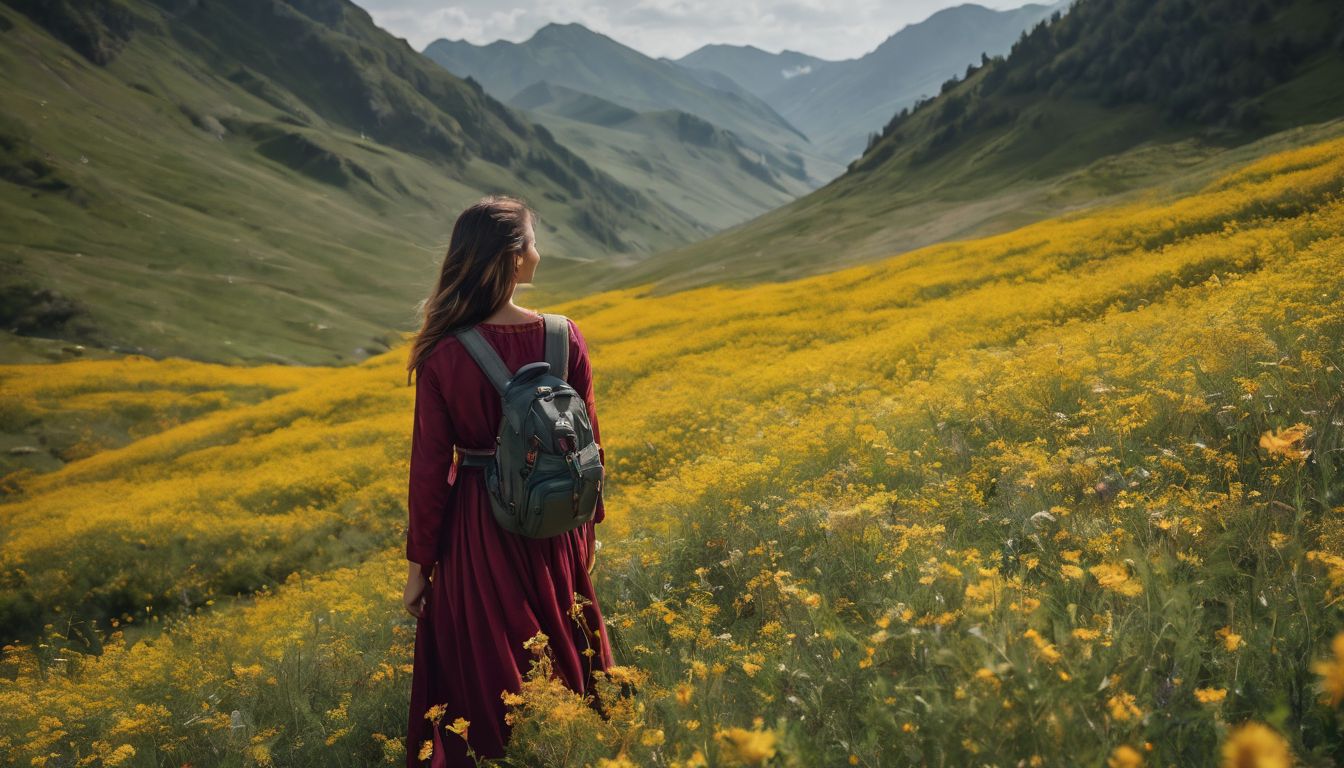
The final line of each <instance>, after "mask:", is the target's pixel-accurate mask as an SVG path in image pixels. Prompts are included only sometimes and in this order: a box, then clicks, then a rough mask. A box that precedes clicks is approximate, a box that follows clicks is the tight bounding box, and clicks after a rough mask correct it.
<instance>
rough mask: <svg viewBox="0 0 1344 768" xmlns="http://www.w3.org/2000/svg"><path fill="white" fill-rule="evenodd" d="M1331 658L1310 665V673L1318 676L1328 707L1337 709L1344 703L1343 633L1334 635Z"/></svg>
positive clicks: (1331, 644)
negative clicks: (1328, 703) (1332, 655)
mask: <svg viewBox="0 0 1344 768" xmlns="http://www.w3.org/2000/svg"><path fill="white" fill-rule="evenodd" d="M1330 650H1331V652H1332V653H1333V654H1334V657H1333V658H1327V659H1324V660H1322V661H1318V662H1316V663H1315V664H1312V665H1311V671H1313V672H1315V673H1316V674H1318V675H1320V676H1321V678H1322V680H1321V689H1322V690H1323V691H1324V692H1325V699H1326V701H1328V702H1330V706H1332V707H1338V706H1339V703H1340V702H1341V701H1344V632H1340V633H1339V634H1337V635H1335V639H1334V640H1333V641H1331V643H1330Z"/></svg>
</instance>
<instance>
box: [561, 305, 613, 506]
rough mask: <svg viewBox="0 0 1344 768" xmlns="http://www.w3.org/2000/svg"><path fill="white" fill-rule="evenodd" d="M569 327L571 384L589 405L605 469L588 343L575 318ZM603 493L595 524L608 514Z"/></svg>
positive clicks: (600, 456) (590, 419) (599, 497)
mask: <svg viewBox="0 0 1344 768" xmlns="http://www.w3.org/2000/svg"><path fill="white" fill-rule="evenodd" d="M569 327H570V329H571V339H570V341H571V343H572V346H571V347H570V350H569V361H570V362H569V385H570V386H571V387H573V388H574V389H576V390H578V391H579V393H580V394H582V395H583V401H584V404H585V405H586V406H587V407H588V421H589V422H590V423H591V424H592V425H593V442H595V443H597V455H598V460H599V461H601V462H602V466H603V469H604V470H605V468H606V465H607V452H606V449H605V448H603V447H602V433H601V432H600V431H599V430H598V426H597V406H596V404H595V403H594V402H593V366H592V364H591V363H590V362H589V361H588V343H587V342H586V341H585V340H584V338H583V334H582V333H580V332H579V326H578V325H576V324H575V323H574V321H573V320H570V321H569ZM604 475H605V471H604ZM603 485H604V486H605V485H606V483H603ZM603 495H605V491H604V492H603V493H602V494H600V495H598V497H597V510H596V511H595V512H594V513H593V525H597V524H598V523H600V522H602V521H603V520H604V519H605V518H606V516H607V510H606V505H605V503H604V501H603V498H602V497H603Z"/></svg>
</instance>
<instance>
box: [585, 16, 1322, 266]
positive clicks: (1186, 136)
mask: <svg viewBox="0 0 1344 768" xmlns="http://www.w3.org/2000/svg"><path fill="white" fill-rule="evenodd" d="M1240 9H1242V6H1241V5H1239V4H1237V3H1235V2H1232V0H1209V2H1193V0H1077V2H1075V3H1074V4H1073V6H1072V8H1071V9H1070V11H1069V12H1068V14H1066V15H1062V16H1060V15H1052V17H1051V19H1052V20H1043V21H1042V22H1041V23H1039V24H1038V25H1037V26H1035V27H1033V28H1032V29H1031V30H1030V32H1024V33H1023V35H1022V36H1021V37H1020V38H1019V40H1018V42H1017V43H1015V44H1014V45H1013V47H1012V49H1011V51H1010V53H1009V54H1008V56H1007V57H995V58H993V59H990V60H989V61H988V62H987V63H986V64H985V65H984V66H981V67H978V68H975V69H974V70H973V71H972V72H971V73H970V75H969V77H967V78H966V79H964V80H963V79H960V78H958V79H956V80H953V81H950V82H948V83H947V84H946V86H945V87H944V88H943V89H942V90H943V92H942V93H941V94H940V95H938V96H937V97H934V98H931V99H928V100H925V101H923V102H921V103H920V104H919V105H918V106H917V108H915V109H913V110H910V109H903V110H902V111H901V112H900V113H898V114H897V115H896V116H895V117H893V118H892V119H891V120H889V121H888V124H887V125H886V126H885V127H884V128H883V130H882V132H881V135H880V137H879V139H878V140H877V141H875V142H874V143H873V145H872V146H871V147H869V149H868V150H867V151H866V152H865V153H864V154H863V156H862V157H860V158H859V159H857V160H855V161H854V162H853V163H852V164H851V165H850V168H849V170H848V171H847V172H846V173H845V174H844V175H843V176H841V177H839V178H837V179H835V180H834V181H832V182H831V183H829V184H827V185H826V186H825V187H823V188H821V189H819V190H817V191H815V192H812V193H810V194H809V195H807V196H805V197H803V198H800V199H798V200H796V201H794V202H792V203H790V204H788V205H786V206H783V207H781V208H778V209H776V210H773V211H770V212H769V213H766V214H764V215H762V216H760V217H757V218H756V219H753V220H751V221H749V222H745V223H743V224H741V225H739V226H736V227H733V228H731V229H729V230H726V231H724V232H721V233H719V234H717V235H715V236H714V237H711V238H708V239H706V240H703V241H699V242H696V243H693V244H691V245H688V246H683V247H679V248H675V249H673V250H671V251H668V252H665V253H660V254H658V256H656V257H655V258H653V259H650V260H647V261H646V262H643V263H641V264H639V265H637V266H635V267H633V268H631V269H628V270H623V271H621V272H620V273H614V274H612V275H611V276H610V279H609V281H607V282H604V283H602V284H601V285H600V286H598V287H606V286H621V285H625V286H631V285H641V284H646V283H653V284H654V288H655V290H657V291H660V292H661V291H669V290H676V289H682V288H686V287H690V286H697V285H705V284H710V283H747V282H756V281H761V280H779V279H783V278H787V277H792V276H797V275H803V274H813V273H818V272H825V271H829V270H832V269H835V268H836V267H838V266H843V265H847V264H854V263H860V262H865V261H871V260H872V259H875V258H880V257H882V256H887V255H890V254H893V253H900V252H904V251H908V250H911V249H914V248H917V247H920V246H922V245H926V244H929V243H932V242H937V241H940V240H947V239H951V238H966V237H972V236H979V235H984V234H988V233H992V232H999V231H1003V230H1006V229H1010V228H1014V227H1017V226H1020V225H1022V224H1025V223H1028V222H1032V221H1036V220H1039V219H1042V218H1046V217H1049V216H1056V215H1058V214H1059V213H1060V211H1070V210H1075V209H1079V208H1085V207H1088V206H1092V205H1095V204H1097V203H1099V202H1103V201H1114V200H1117V199H1119V198H1121V197H1123V196H1133V195H1136V194H1138V193H1139V192H1140V191H1143V192H1144V194H1150V196H1151V195H1159V196H1160V195H1169V194H1172V193H1177V194H1179V193H1181V192H1188V191H1189V189H1190V187H1191V186H1192V185H1198V184H1200V183H1203V182H1204V181H1207V180H1208V179H1210V178H1212V177H1213V176H1214V175H1215V174H1217V173H1218V172H1220V171H1221V170H1223V169H1225V168H1226V167H1227V166H1228V165H1229V164H1230V163H1234V162H1244V161H1245V160H1247V159H1248V158H1251V157H1254V156H1256V155H1258V154H1262V153H1264V152H1269V151H1276V150H1282V149H1285V148H1289V147H1292V146H1296V145H1298V144H1300V143H1302V142H1306V141H1319V140H1323V139H1326V138H1330V137H1331V136H1334V135H1336V134H1338V133H1339V132H1341V131H1344V119H1341V116H1344V31H1341V30H1344V6H1341V5H1340V4H1339V3H1335V2H1330V1H1329V0H1273V1H1272V2H1271V1H1270V0H1263V1H1262V2H1257V3H1256V4H1255V5H1253V6H1252V7H1251V8H1250V9H1249V12H1247V13H1245V14H1243V13H1241V10H1240ZM1150 189H1151V193H1150V192H1149V190H1150Z"/></svg>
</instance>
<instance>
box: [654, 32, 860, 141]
mask: <svg viewBox="0 0 1344 768" xmlns="http://www.w3.org/2000/svg"><path fill="white" fill-rule="evenodd" d="M671 61H674V62H675V63H677V64H680V65H681V66H683V67H687V68H689V69H692V70H699V71H705V72H714V73H717V74H719V75H721V76H722V77H725V78H727V79H728V80H729V81H730V82H733V83H736V84H737V85H739V86H741V87H742V88H744V89H746V90H747V91H748V92H750V93H754V94H756V95H757V96H759V97H760V98H762V99H764V100H765V101H766V103H768V104H770V106H772V107H774V108H775V109H776V110H779V109H781V108H784V107H787V106H788V104H787V103H786V102H785V101H782V100H773V99H772V96H773V95H774V94H775V93H776V92H777V91H780V90H783V88H784V86H785V85H786V84H787V83H788V82H789V81H790V80H793V79H795V78H798V77H803V76H805V75H809V74H811V73H812V72H813V71H814V70H819V69H820V68H822V67H825V66H828V65H831V64H835V63H838V62H832V61H827V60H825V59H819V58H817V57H816V56H809V55H807V54H806V53H799V52H797V51H780V52H779V53H770V52H769V51H763V50H761V49H760V48H757V47H756V46H754V45H723V44H719V43H712V44H710V45H705V46H701V47H700V48H697V49H695V50H694V51H692V52H690V53H688V54H686V55H685V56H682V57H681V58H680V59H675V60H671ZM804 132H805V133H806V131H804Z"/></svg>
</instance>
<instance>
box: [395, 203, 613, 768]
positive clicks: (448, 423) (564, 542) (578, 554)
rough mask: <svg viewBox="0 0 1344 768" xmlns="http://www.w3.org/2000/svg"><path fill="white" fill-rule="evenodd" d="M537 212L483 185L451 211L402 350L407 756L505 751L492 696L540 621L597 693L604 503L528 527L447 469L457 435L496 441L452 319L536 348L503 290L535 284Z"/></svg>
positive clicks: (519, 358) (490, 403)
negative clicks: (499, 516) (406, 355)
mask: <svg viewBox="0 0 1344 768" xmlns="http://www.w3.org/2000/svg"><path fill="white" fill-rule="evenodd" d="M535 218H536V214H535V213H533V212H532V210H531V209H529V208H528V207H527V206H526V205H525V204H524V203H523V202H522V201H520V200H518V199H516V198H512V197H507V196H490V197H486V198H484V199H482V200H480V201H479V202H477V203H476V204H475V205H472V206H471V207H469V208H467V209H466V210H465V211H463V212H462V214H461V215H460V216H459V217H458V219H457V223H456V224H454V226H453V235H452V240H451V242H450V243H449V246H448V253H447V255H446V256H445V257H444V260H443V265H442V268H441V269H440V270H439V279H438V284H437V285H436V286H435V289H434V293H433V295H431V296H430V297H429V299H428V300H427V301H426V302H425V311H424V324H423V325H422V327H421V329H420V332H419V334H418V335H417V337H416V339H415V342H414V343H413V344H412V346H411V356H410V361H409V363H408V365H407V369H408V371H407V383H408V384H409V381H410V372H411V371H414V372H416V389H415V414H414V419H415V420H414V426H413V428H412V437H411V470H410V493H409V498H408V507H409V513H410V521H409V527H408V530H407V539H406V557H407V560H408V561H409V570H408V572H407V575H406V589H405V592H404V593H403V596H402V599H403V602H404V604H405V606H406V609H407V610H408V611H410V613H411V614H412V615H414V616H416V617H417V619H418V620H417V622H416V633H415V657H414V667H413V670H414V671H413V672H412V676H411V708H410V722H409V725H408V729H407V745H406V747H407V749H406V752H407V759H406V764H407V766H410V767H411V768H415V767H417V766H423V765H426V764H428V765H430V766H432V767H434V768H438V767H439V766H459V765H462V766H470V765H473V764H474V762H473V761H472V760H471V759H470V758H469V757H468V755H467V743H468V742H469V743H470V746H471V748H472V750H473V751H474V752H475V753H476V755H478V756H480V757H501V756H503V754H504V745H505V743H506V742H507V741H508V735H509V730H510V726H508V725H507V724H506V723H505V722H504V713H505V706H504V703H503V701H502V699H501V693H502V692H504V691H510V692H515V693H516V692H517V691H518V690H520V688H521V686H522V680H523V677H524V676H525V675H526V674H527V672H528V670H529V668H530V660H531V659H532V658H533V657H532V652H531V651H530V650H527V649H526V648H524V647H523V644H524V643H525V642H526V641H527V640H528V638H530V637H532V636H533V635H535V634H536V633H537V632H539V631H540V632H544V633H545V634H546V636H547V638H548V639H549V644H550V648H551V652H552V653H553V655H554V661H555V669H556V672H557V673H558V675H559V676H560V677H561V678H562V679H563V680H564V681H565V684H566V685H567V686H568V687H569V688H570V689H572V690H574V691H576V692H578V693H580V694H585V695H586V694H589V693H592V692H593V691H592V672H593V670H595V669H607V668H608V667H610V666H611V665H612V655H611V646H610V644H609V642H608V640H607V631H606V625H605V623H604V621H603V619H602V614H601V612H600V610H599V608H598V602H597V597H596V595H595V594H594V592H593V585H592V582H591V581H590V579H589V572H590V571H591V570H592V566H593V555H594V546H595V538H594V526H595V525H596V524H597V523H600V522H602V520H603V518H604V517H605V514H606V513H605V509H604V507H603V503H602V501H601V499H599V500H598V505H597V511H596V513H595V514H594V516H593V519H592V520H591V521H589V522H588V523H585V524H584V525H583V526H581V527H579V528H576V529H574V530H572V531H569V532H566V533H564V534H561V535H559V536H555V537H552V538H548V539H530V538H527V537H523V536H519V535H517V534H514V533H511V532H509V531H506V530H504V529H503V528H502V527H500V526H499V524H498V523H497V522H496V521H495V519H494V517H493V513H492V512H491V509H490V500H489V497H488V496H487V495H486V491H485V484H484V482H483V480H482V477H483V476H482V472H481V470H480V469H479V468H476V467H469V468H463V467H458V468H456V470H455V471H452V470H454V468H453V466H452V465H453V454H454V451H453V446H454V445H457V446H459V447H462V448H485V447H493V446H494V444H495V435H496V431H497V429H498V427H499V420H500V418H501V415H502V414H501V408H500V402H499V395H498V393H497V391H496V390H495V389H494V387H493V386H491V384H490V382H489V380H488V379H487V378H486V376H485V374H484V373H483V372H482V371H481V370H480V369H479V368H478V367H477V365H476V363H475V362H474V361H473V360H472V358H471V357H470V355H469V354H468V352H467V350H466V348H464V347H463V346H462V345H461V343H460V342H459V341H458V340H457V338H456V336H454V335H453V334H452V331H454V330H456V329H459V328H464V327H468V326H473V325H474V326H476V327H477V329H478V330H480V331H481V335H482V336H484V337H485V338H486V340H487V341H488V342H489V343H490V344H491V345H492V346H493V347H494V348H495V350H496V351H497V352H499V355H500V357H501V358H503V360H504V363H505V364H506V365H508V367H509V369H510V370H517V369H518V368H519V366H522V365H524V364H525V363H530V362H536V361H539V360H542V359H543V358H544V352H543V346H542V345H543V342H544V335H545V323H544V321H543V318H542V317H541V316H540V315H539V314H537V313H536V312H534V311H532V310H528V309H523V308H522V307H519V306H518V305H516V304H514V302H513V293H514V289H515V288H516V287H517V286H518V284H519V283H530V282H531V281H532V277H533V274H534V273H535V272H536V269H537V263H538V261H539V260H540V259H541V256H540V254H538V253H537V247H536V235H535V231H534V229H533V224H534V222H535ZM569 326H570V340H569V342H570V349H569V372H568V373H569V375H568V377H567V380H568V381H569V383H570V385H571V386H573V387H574V388H575V389H576V390H578V391H579V392H580V393H582V394H583V396H584V399H585V400H586V401H587V406H588V416H589V418H590V420H591V423H592V428H593V437H594V440H595V441H597V442H599V443H600V441H601V437H600V433H599V432H598V423H597V411H596V409H595V408H594V405H593V381H592V369H591V367H590V365H589V361H588V348H587V345H586V343H585V342H584V338H583V335H582V334H580V333H579V329H578V327H577V326H576V325H574V323H573V321H570V323H569ZM600 455H601V454H600ZM601 459H602V461H603V463H604V464H605V461H606V457H605V455H601ZM575 593H577V594H579V595H582V596H583V597H584V598H586V600H587V602H588V603H589V605H586V606H582V609H581V610H582V616H583V618H584V620H585V621H584V622H583V623H586V625H587V630H584V629H583V628H582V627H581V626H580V622H578V621H577V620H576V619H575V618H574V617H571V616H570V615H569V610H570V608H571V606H572V605H573V604H574V603H575V602H576V601H575ZM577 602H580V603H582V602H584V601H582V600H580V601H577ZM590 647H591V648H592V650H593V652H592V653H590V654H585V653H584V650H585V649H587V648H590ZM595 704H597V702H595ZM436 705H443V706H442V708H441V709H440V711H441V712H442V717H441V719H440V720H439V722H440V723H441V725H440V726H439V727H435V726H434V724H433V723H431V722H430V721H429V720H427V719H426V718H425V713H426V711H427V710H429V709H430V708H431V707H435V706H436ZM598 706H599V711H600V704H598ZM459 717H461V718H464V719H466V720H467V721H468V722H469V725H468V726H467V729H466V732H467V741H464V740H463V739H462V737H460V736H459V735H458V734H457V733H455V732H453V731H448V730H446V729H445V728H444V727H443V726H446V725H451V724H452V723H454V722H455V721H456V720H457V718H459ZM426 742H428V743H429V746H428V747H427V746H426ZM424 751H429V752H431V753H432V756H431V758H430V759H429V760H428V761H423V760H421V758H420V755H421V754H422V752H424Z"/></svg>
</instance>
